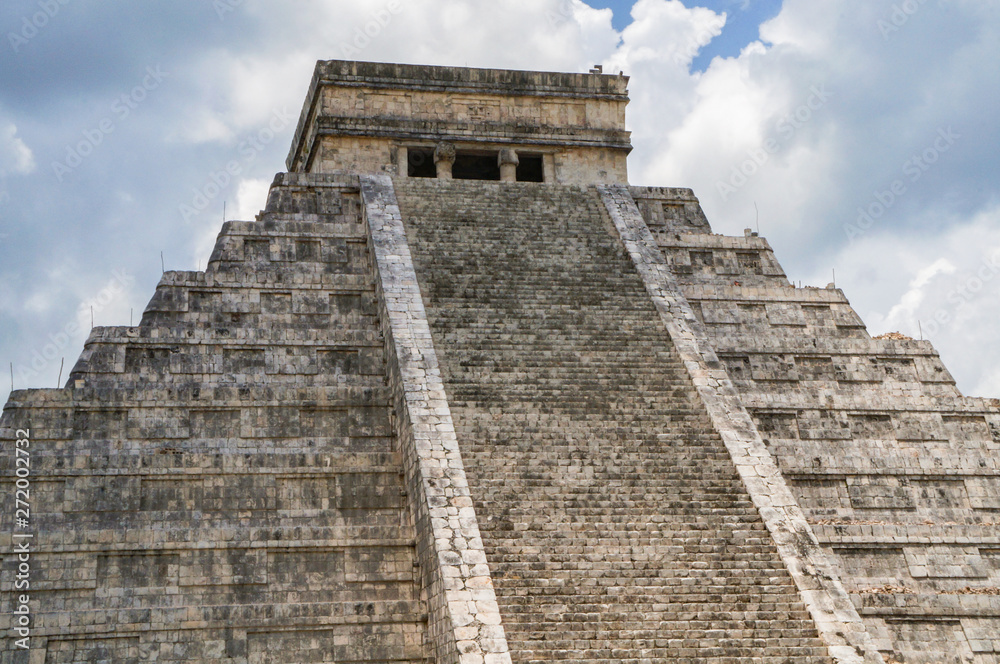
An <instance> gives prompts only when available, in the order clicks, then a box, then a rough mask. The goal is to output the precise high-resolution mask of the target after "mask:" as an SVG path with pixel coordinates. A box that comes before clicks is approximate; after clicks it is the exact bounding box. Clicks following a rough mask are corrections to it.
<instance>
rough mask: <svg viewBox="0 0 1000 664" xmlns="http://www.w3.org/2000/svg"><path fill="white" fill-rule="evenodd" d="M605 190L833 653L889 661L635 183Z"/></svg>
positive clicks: (853, 662)
mask: <svg viewBox="0 0 1000 664" xmlns="http://www.w3.org/2000/svg"><path fill="white" fill-rule="evenodd" d="M597 191H598V193H599V194H600V196H601V200H602V201H603V202H604V206H605V208H606V209H607V211H608V214H609V216H610V217H611V220H612V221H613V223H614V225H615V228H616V229H617V231H618V234H619V236H620V238H621V240H622V242H623V243H624V245H625V249H626V251H627V252H628V254H629V256H630V257H631V258H632V262H633V264H634V265H635V267H636V270H637V271H638V273H639V275H640V276H641V278H642V280H643V282H644V283H645V285H646V291H647V292H648V293H649V294H650V296H651V297H652V299H653V302H654V303H655V305H656V309H657V311H659V313H660V317H661V318H662V319H663V322H664V324H665V325H666V327H667V330H668V332H669V333H670V337H671V339H672V340H673V342H674V345H675V346H676V347H677V351H678V353H679V355H680V357H681V360H682V361H683V362H684V366H685V367H686V368H687V370H688V374H689V375H690V376H691V378H692V380H693V381H694V384H695V387H696V389H697V390H698V393H699V395H701V398H702V402H703V403H704V404H705V406H706V408H707V410H708V414H709V417H711V419H712V424H713V426H714V427H715V429H716V430H717V431H718V432H719V434H720V435H721V436H722V439H723V441H724V442H725V444H726V448H727V449H728V450H729V454H730V456H731V457H732V459H733V463H735V464H736V468H737V470H738V471H739V474H740V477H741V478H742V480H743V484H744V485H745V486H746V488H747V491H748V492H749V494H750V497H751V499H752V500H753V503H754V505H755V506H756V507H757V510H758V511H759V512H760V515H761V518H762V519H763V520H764V523H765V524H766V526H767V529H768V530H769V531H770V533H771V537H772V538H773V540H774V542H775V544H776V545H777V548H778V553H779V555H780V556H781V559H782V560H783V561H784V563H785V566H786V567H787V568H788V571H789V573H790V574H791V575H792V579H794V581H795V585H796V586H797V588H798V590H799V595H800V596H801V597H802V601H803V602H804V603H805V605H806V608H807V609H808V610H809V613H810V614H811V615H812V618H813V620H814V622H815V623H816V627H817V629H818V630H819V634H820V638H821V639H822V640H823V643H824V644H825V645H826V646H827V649H828V651H829V653H830V656H831V657H832V658H833V659H834V660H836V661H837V662H839V663H841V664H859V663H861V662H866V663H867V664H883V663H884V660H883V658H882V655H881V654H880V653H879V651H878V650H877V649H876V648H875V644H874V641H873V640H872V638H871V635H870V634H869V633H868V631H867V630H866V629H865V625H864V622H863V621H862V619H861V616H860V615H859V614H858V612H857V609H856V608H855V607H854V604H853V602H851V599H850V596H849V595H848V594H847V592H846V591H845V590H844V587H843V585H842V584H841V582H840V579H839V578H838V577H837V573H836V571H835V569H834V567H833V565H831V564H830V561H829V559H828V558H827V556H826V554H825V553H824V552H823V551H822V549H821V548H820V544H819V540H817V538H816V535H815V534H814V533H813V531H812V528H811V527H810V526H809V523H808V522H807V521H806V518H805V514H804V513H803V512H802V510H801V509H800V508H799V506H798V503H797V502H796V501H795V498H794V496H793V495H792V493H791V491H790V490H789V488H788V485H787V483H786V482H785V479H784V477H783V476H782V475H781V471H780V470H779V469H778V465H777V463H776V462H775V460H774V457H772V456H771V453H770V452H768V450H767V448H766V447H765V446H764V441H763V440H762V439H761V437H760V434H759V433H758V431H757V428H756V426H754V423H753V420H752V419H751V417H750V414H749V413H748V412H747V410H746V408H744V407H743V404H742V403H741V401H740V399H739V394H738V392H737V390H736V388H735V386H734V385H733V384H732V382H731V381H730V380H729V376H728V374H727V373H726V370H725V368H724V367H723V366H722V364H721V363H720V362H719V359H718V357H716V355H715V351H714V350H713V349H712V346H711V344H710V342H709V341H708V336H707V334H705V333H704V330H702V329H701V322H700V321H699V320H698V319H697V317H696V316H695V315H694V311H693V310H692V309H691V305H690V304H689V303H688V301H687V299H686V298H685V297H684V295H683V294H682V293H681V290H680V288H679V287H678V285H677V280H676V279H675V278H674V275H673V272H672V271H671V270H670V267H669V265H668V264H667V262H666V259H665V258H664V256H663V253H662V252H661V251H660V248H659V246H658V245H657V244H656V240H655V239H654V237H653V234H652V233H651V232H650V230H649V228H648V227H647V226H646V222H645V221H644V220H643V218H642V215H641V214H640V212H639V208H638V206H637V205H636V203H635V201H634V200H633V199H632V196H631V194H630V193H629V191H628V188H627V187H625V186H615V185H599V186H597Z"/></svg>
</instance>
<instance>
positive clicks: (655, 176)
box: [0, 0, 1000, 401]
mask: <svg viewBox="0 0 1000 664" xmlns="http://www.w3.org/2000/svg"><path fill="white" fill-rule="evenodd" d="M373 21H374V22H375V23H373ZM379 21H381V24H380V23H379ZM366 26H367V27H368V31H369V32H370V33H372V34H373V35H374V36H366V35H365V34H364V31H365V28H366ZM0 28H2V30H0V32H2V37H3V43H0V366H2V367H3V371H2V372H0V375H3V376H5V377H4V378H2V380H0V401H5V400H6V396H7V392H8V388H9V387H10V380H9V376H8V375H7V374H9V371H10V365H11V363H12V364H13V366H14V384H15V386H16V387H17V388H19V389H20V388H25V387H55V386H56V383H57V379H58V375H59V365H60V360H61V358H63V357H65V358H66V359H65V361H66V369H65V370H64V372H63V380H65V376H66V374H67V373H68V371H69V369H70V368H71V367H72V365H73V364H74V362H75V361H76V358H77V356H78V355H79V353H80V350H81V348H82V345H83V341H84V339H85V337H86V332H87V330H89V328H90V325H91V311H92V310H93V318H94V322H95V323H96V324H97V325H127V324H128V323H129V320H130V317H131V319H132V320H134V321H138V319H139V317H140V315H141V312H142V310H143V308H144V307H145V305H146V302H147V301H148V300H149V297H150V295H151V294H152V292H153V289H154V287H155V284H156V282H157V280H158V279H159V276H160V272H161V269H162V268H161V252H162V265H165V266H166V268H167V269H197V268H199V267H204V265H205V262H206V260H207V258H208V256H209V253H210V251H211V247H212V244H213V242H214V238H215V235H216V234H217V232H218V230H219V226H220V224H221V222H222V219H223V208H224V206H225V210H226V216H227V217H228V218H230V219H232V218H243V219H252V218H253V215H254V214H255V213H256V212H257V210H258V209H259V208H260V207H262V205H263V201H264V196H265V193H266V189H267V185H268V183H269V182H270V181H271V179H272V178H273V176H274V174H275V173H276V172H278V171H281V170H283V169H284V157H285V155H286V153H287V150H288V146H289V143H290V139H291V133H292V131H293V128H294V121H295V119H296V118H297V116H298V111H299V108H300V107H301V103H302V100H303V98H304V95H305V91H306V88H307V86H308V83H309V79H310V76H311V74H312V69H313V66H314V63H315V61H316V60H318V59H357V60H374V61H391V62H407V63H418V64H440V65H468V66H473V67H504V68H518V69H542V70H560V71H577V72H580V71H586V70H587V69H589V68H590V66H592V65H593V64H595V63H602V64H603V65H604V66H605V70H606V71H613V72H617V71H619V70H624V71H625V72H626V73H627V74H628V75H630V76H631V77H632V78H631V84H630V89H631V96H632V103H631V105H630V106H629V123H630V128H631V129H632V131H633V143H634V145H635V146H636V149H635V151H634V152H633V154H632V156H631V158H630V165H629V167H630V173H631V179H632V182H633V183H635V184H649V185H667V186H688V187H692V188H694V189H695V192H696V193H697V194H698V196H699V197H700V198H701V201H702V204H703V206H704V208H705V210H706V212H707V214H708V217H709V220H710V221H711V222H712V224H713V226H714V228H715V230H716V231H717V232H721V233H726V234H737V235H739V234H742V230H743V228H745V227H747V226H755V225H756V224H758V223H759V226H760V230H761V233H762V234H763V235H765V236H766V237H767V238H768V239H769V240H770V242H771V244H772V245H773V246H774V247H775V249H776V250H777V252H778V257H779V259H780V260H781V261H782V263H783V265H784V267H785V269H786V271H787V273H788V275H789V277H790V278H791V279H793V280H795V281H796V282H799V281H801V282H802V283H803V284H805V285H815V286H825V285H826V284H827V283H828V282H829V281H831V279H832V278H833V274H834V271H836V283H837V285H838V286H839V287H842V288H844V290H845V291H846V293H847V295H848V296H849V297H850V298H851V301H852V303H853V304H854V306H855V308H856V309H857V310H858V311H859V313H860V314H861V315H862V317H863V318H864V319H865V321H866V322H867V323H868V325H869V330H870V331H871V332H872V334H878V333H881V332H887V331H896V330H898V331H902V332H904V333H906V334H909V335H911V336H913V337H918V336H919V335H920V334H921V333H922V334H923V335H924V337H925V338H929V339H931V340H932V341H933V342H934V343H935V345H936V347H937V348H938V349H939V351H940V352H941V354H942V355H943V357H944V359H945V362H946V363H947V364H948V366H949V367H950V368H951V369H952V372H953V373H954V374H955V376H956V378H957V379H958V382H959V387H960V388H961V389H962V390H963V392H965V393H966V394H970V395H977V396H992V397H1000V344H997V343H996V338H997V332H996V322H997V321H998V320H1000V288H998V287H1000V179H998V177H997V175H998V173H1000V150H998V146H1000V113H998V109H1000V72H998V67H1000V34H998V31H1000V2H997V1H996V0H821V1H817V0H784V2H782V1H781V0H704V1H694V0H690V1H689V0H684V1H683V2H682V1H678V0H638V1H635V2H632V1H631V0H615V1H605V2H599V1H598V0H590V1H589V3H584V2H581V1H580V0H296V1H295V2H288V1H287V0H286V1H284V2H278V1H277V0H146V1H144V2H126V1H125V0H101V1H100V2H98V1H97V0H4V2H3V3H2V7H0ZM234 159H235V160H237V161H239V162H240V175H239V176H238V177H236V178H233V181H231V182H225V181H224V178H222V179H221V180H220V178H221V176H220V175H219V173H220V172H221V171H222V170H223V169H224V168H225V166H226V164H227V163H228V162H230V161H232V160H234ZM213 180H215V181H221V184H222V187H221V193H220V194H219V195H218V196H210V195H209V196H206V195H205V194H206V191H207V192H208V193H209V194H211V193H214V192H213V189H214V187H213V186H212V184H213ZM755 206H756V210H759V221H758V218H757V217H758V212H756V211H755Z"/></svg>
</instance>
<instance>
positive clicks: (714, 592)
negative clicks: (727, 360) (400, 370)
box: [395, 179, 830, 664]
mask: <svg viewBox="0 0 1000 664" xmlns="http://www.w3.org/2000/svg"><path fill="white" fill-rule="evenodd" d="M395 185H396V191H397V197H398V199H399V204H400V209H401V212H402V216H403V220H404V223H405V225H406V230H407V236H408V240H409V243H410V247H411V251H412V253H413V259H414V263H415V265H416V268H417V274H418V278H419V280H420V286H421V291H422V294H423V297H424V301H425V304H426V307H427V315H428V319H429V320H430V323H431V329H432V335H433V339H434V343H435V347H436V349H437V352H438V355H439V357H440V358H441V364H442V372H443V374H444V379H445V385H446V389H447V392H448V397H449V402H450V406H451V409H452V413H453V415H454V418H455V426H456V430H457V432H458V438H459V443H460V446H461V450H462V454H463V457H464V461H465V467H466V472H467V474H468V476H469V482H470V485H471V488H472V495H473V499H474V502H475V506H476V510H477V516H478V519H479V524H480V528H481V529H482V533H483V539H484V544H485V547H486V553H487V558H488V560H489V562H490V565H491V571H492V574H493V578H494V582H495V585H496V591H497V598H498V601H499V603H500V608H501V614H502V617H503V621H504V625H505V627H506V630H507V639H508V643H509V644H510V648H511V652H512V657H513V660H514V662H516V663H518V664H527V663H532V662H552V661H555V660H559V659H573V660H575V661H580V662H612V661H613V662H619V663H623V662H630V663H631V662H635V663H638V662H650V661H671V662H708V661H712V662H719V663H722V662H733V663H735V662H745V661H750V660H751V659H752V661H754V662H787V661H793V660H794V661H796V662H810V663H811V662H816V663H818V662H829V661H830V660H829V659H828V656H827V651H826V649H825V648H824V647H823V646H822V644H821V642H820V641H819V639H818V637H817V633H816V629H815V627H814V624H813V623H812V621H811V619H810V616H809V615H808V613H807V612H806V611H805V609H804V606H803V605H802V603H801V601H800V599H799V596H798V594H797V591H796V589H795V587H794V585H793V583H792V580H791V578H790V577H789V575H788V573H787V571H786V569H785V568H784V567H783V565H782V562H781V560H780V558H779V556H778V554H777V552H776V549H775V547H774V545H773V543H772V541H771V539H770V536H769V534H768V532H767V530H766V529H765V527H764V525H763V523H762V521H761V519H760V517H759V515H758V513H757V512H756V510H755V508H754V507H753V505H752V503H751V502H750V499H749V496H748V494H747V492H746V490H745V489H744V487H743V486H742V484H741V482H740V480H739V478H738V476H737V474H736V471H735V469H734V467H733V464H732V462H731V460H730V458H729V455H728V453H727V451H726V448H725V446H724V445H723V443H722V441H721V439H720V437H719V436H718V434H717V433H716V432H715V431H714V429H713V428H712V426H711V424H710V421H709V418H708V416H707V414H706V412H705V411H704V407H703V406H702V405H701V402H700V400H699V397H698V394H697V392H696V391H695V389H694V386H693V384H692V382H691V380H690V378H689V376H688V374H687V373H686V371H685V368H684V366H683V365H682V364H681V362H680V361H679V359H678V357H677V355H676V353H675V351H674V350H673V347H672V344H671V341H670V338H669V336H668V334H667V332H666V330H665V329H664V328H663V326H662V323H661V322H660V320H659V317H658V315H657V312H656V310H655V309H654V306H653V304H652V303H651V301H650V300H649V299H648V296H647V295H646V292H645V290H644V287H643V284H642V282H641V280H640V279H639V277H638V275H637V274H636V272H635V270H634V268H633V266H632V264H631V263H630V262H629V259H628V257H627V255H625V253H624V250H623V248H622V247H621V245H620V242H619V241H618V239H617V238H616V237H615V236H614V229H613V227H612V226H611V225H610V221H609V220H608V219H607V218H606V213H605V212H604V211H603V210H602V204H601V202H600V199H599V198H598V195H597V193H596V191H595V190H594V189H593V188H579V187H568V186H555V185H545V186H541V185H533V184H522V183H483V182H466V181H452V182H446V181H444V182H443V181H428V180H416V179H408V180H396V181H395Z"/></svg>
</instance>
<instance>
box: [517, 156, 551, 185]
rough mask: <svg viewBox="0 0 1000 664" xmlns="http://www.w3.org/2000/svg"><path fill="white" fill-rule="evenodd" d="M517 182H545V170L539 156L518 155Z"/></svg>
mask: <svg viewBox="0 0 1000 664" xmlns="http://www.w3.org/2000/svg"><path fill="white" fill-rule="evenodd" d="M517 158H518V160H519V162H520V163H518V165H517V181H518V182H545V169H544V167H543V166H542V155H540V154H518V155H517Z"/></svg>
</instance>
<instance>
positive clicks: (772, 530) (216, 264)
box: [0, 61, 1000, 664]
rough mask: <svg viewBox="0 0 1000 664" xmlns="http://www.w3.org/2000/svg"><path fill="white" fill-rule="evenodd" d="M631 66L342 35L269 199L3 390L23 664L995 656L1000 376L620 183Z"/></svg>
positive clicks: (487, 663) (761, 245)
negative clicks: (432, 60)
mask: <svg viewBox="0 0 1000 664" xmlns="http://www.w3.org/2000/svg"><path fill="white" fill-rule="evenodd" d="M627 82H628V79H627V78H626V77H624V76H621V75H617V76H616V75H604V74H601V73H599V72H596V71H595V72H594V73H590V74H561V73H539V72H521V71H501V70H482V69H465V68H450V67H423V66H409V65H390V64H372V63H358V62H340V61H332V62H321V63H319V64H318V66H317V68H316V72H315V75H314V77H313V81H312V85H311V88H310V91H309V94H308V98H307V100H306V103H305V106H304V109H303V111H302V115H301V120H300V122H299V124H298V128H297V130H296V133H295V137H294V140H293V144H292V147H291V153H290V155H289V157H288V161H287V168H288V172H287V173H281V174H279V175H277V176H276V177H275V179H274V184H273V185H272V188H271V191H270V195H269V197H268V200H267V205H266V209H265V210H263V211H262V212H261V214H260V215H259V216H258V218H257V219H256V220H255V221H232V222H227V223H226V224H225V225H224V226H223V227H222V231H221V233H220V234H219V238H218V242H217V244H216V247H215V251H214V253H213V255H212V258H211V261H210V263H209V264H208V266H207V268H206V269H205V271H204V272H167V273H165V274H164V276H163V278H162V280H161V282H160V283H159V285H158V286H157V288H156V292H155V293H154V294H153V297H152V299H151V301H150V303H149V306H148V307H147V308H146V310H145V313H144V314H143V317H142V321H141V323H140V324H139V325H138V326H136V327H103V328H102V327H99V328H95V329H94V330H93V331H92V333H91V334H90V337H89V339H88V340H87V343H86V346H85V349H84V351H83V354H82V356H81V357H80V359H79V361H78V362H77V364H76V366H75V368H74V369H73V371H72V373H71V374H70V376H69V380H68V382H67V384H66V387H65V388H64V389H58V390H22V391H16V392H14V393H13V394H12V395H11V397H10V400H9V402H8V403H7V405H6V407H5V409H4V411H3V419H2V421H0V436H2V438H3V441H4V444H3V450H4V453H3V455H2V484H3V486H2V489H3V496H4V500H5V502H6V503H7V504H8V508H7V509H5V510H4V511H3V519H4V520H3V522H2V529H0V548H2V550H3V568H2V577H0V590H2V597H3V600H2V606H3V617H2V628H3V632H4V636H5V640H4V646H3V651H2V658H0V659H2V662H3V663H4V664H6V663H11V664H14V663H18V664H83V663H85V662H87V663H92V662H115V663H118V662H127V663H133V662H161V663H167V662H208V661H211V662H222V663H225V664H265V663H274V664H298V663H302V664H307V663H308V664H316V663H320V662H350V663H353V664H389V663H392V664H418V663H430V662H433V663H436V664H508V663H511V662H513V663H515V664H533V663H538V664H541V663H543V662H544V663H546V664H549V663H552V662H559V661H563V660H571V661H573V662H581V663H584V664H596V663H598V662H600V663H611V662H615V663H623V664H652V663H657V662H670V663H678V664H681V663H683V664H694V663H709V662H711V663H717V664H736V663H740V664H745V663H751V662H752V663H754V664H790V663H796V664H797V663H804V664H820V663H824V664H833V663H835V662H836V663H839V664H851V663H859V662H867V663H869V664H877V663H878V662H882V661H885V662H894V661H895V662H905V663H906V664H937V663H942V662H947V663H963V664H964V663H968V664H1000V590H998V586H1000V525H998V524H1000V404H998V402H997V401H988V400H983V399H974V398H968V397H965V396H963V395H962V394H961V393H960V392H959V391H958V390H957V388H956V386H955V381H954V380H953V379H952V377H951V375H950V374H949V373H948V370H947V369H946V368H945V367H944V365H943V364H942V362H941V360H940V358H939V357H938V354H937V352H936V351H935V350H934V348H933V347H932V345H931V344H930V343H929V342H927V341H914V340H910V339H905V338H904V339H873V338H871V337H870V336H869V334H868V333H867V331H866V329H865V325H864V323H863V322H862V321H861V320H860V319H859V317H858V316H857V314H856V313H855V312H854V311H853V309H852V308H851V305H850V304H849V302H848V300H847V298H846V297H845V296H844V294H843V293H842V292H841V291H840V290H838V289H836V288H833V287H832V286H831V287H828V288H799V287H795V286H794V285H793V284H792V283H790V282H789V281H788V279H787V278H786V277H785V275H784V273H783V272H782V269H781V267H780V266H779V264H778V262H777V260H776V259H775V257H774V255H773V253H772V251H771V248H770V246H769V245H768V243H767V242H766V241H765V240H764V239H763V238H761V237H758V235H757V234H756V233H752V232H749V231H748V232H747V233H746V235H745V236H743V237H725V236H721V235H716V234H713V233H712V230H711V228H710V226H709V224H708V221H707V220H706V218H705V216H704V214H703V212H702V210H701V207H700V205H699V203H698V200H697V199H696V198H695V196H694V194H693V193H692V192H691V191H690V190H688V189H676V188H651V187H631V186H629V184H628V178H627V172H626V158H627V155H628V153H629V151H630V150H631V143H630V140H631V139H630V135H629V133H628V132H627V131H626V130H625V107H626V105H627V103H628V96H627V95H628V93H627V90H626V85H627ZM18 441H20V442H18ZM23 459H28V461H23ZM22 468H27V469H28V470H22ZM19 481H20V484H19V483H18V482H19ZM29 485H30V489H29V490H30V496H24V497H25V498H26V499H27V500H26V502H29V503H30V518H27V519H21V517H20V516H17V517H15V511H14V509H13V507H14V498H15V492H16V491H17V489H18V488H19V487H20V488H24V487H28V486H29ZM25 584H27V585H25ZM23 646H27V647H26V648H25V647H23Z"/></svg>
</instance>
